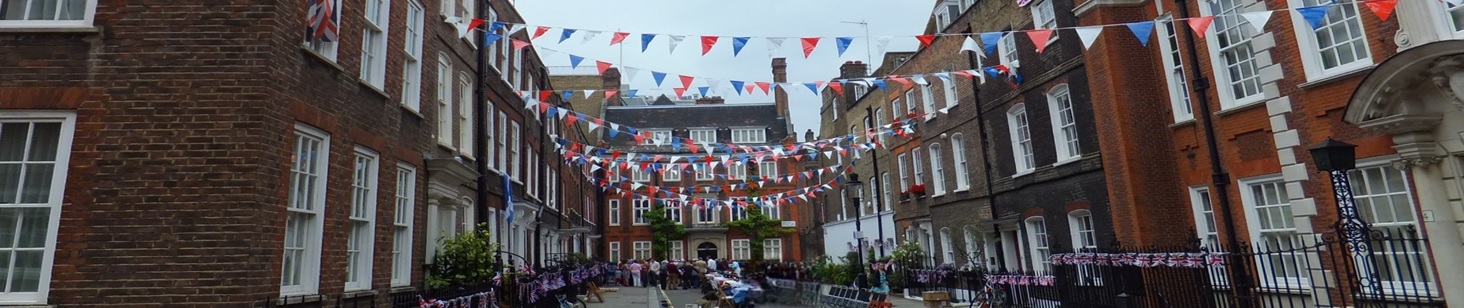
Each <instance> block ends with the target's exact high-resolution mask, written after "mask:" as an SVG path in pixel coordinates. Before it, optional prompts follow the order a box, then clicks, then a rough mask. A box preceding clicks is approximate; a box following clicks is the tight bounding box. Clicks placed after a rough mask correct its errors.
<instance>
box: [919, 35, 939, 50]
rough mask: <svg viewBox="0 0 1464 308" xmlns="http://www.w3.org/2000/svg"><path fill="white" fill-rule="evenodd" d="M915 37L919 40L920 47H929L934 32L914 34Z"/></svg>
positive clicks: (933, 40)
mask: <svg viewBox="0 0 1464 308" xmlns="http://www.w3.org/2000/svg"><path fill="white" fill-rule="evenodd" d="M915 39H917V40H920V48H930V43H931V42H935V34H926V35H916V36H915Z"/></svg>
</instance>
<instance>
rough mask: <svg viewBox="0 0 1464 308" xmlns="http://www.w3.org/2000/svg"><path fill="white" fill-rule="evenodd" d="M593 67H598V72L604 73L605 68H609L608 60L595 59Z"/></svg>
mask: <svg viewBox="0 0 1464 308" xmlns="http://www.w3.org/2000/svg"><path fill="white" fill-rule="evenodd" d="M595 68H597V69H599V70H600V74H601V75H603V74H605V70H608V69H610V62H605V61H600V60H595Z"/></svg>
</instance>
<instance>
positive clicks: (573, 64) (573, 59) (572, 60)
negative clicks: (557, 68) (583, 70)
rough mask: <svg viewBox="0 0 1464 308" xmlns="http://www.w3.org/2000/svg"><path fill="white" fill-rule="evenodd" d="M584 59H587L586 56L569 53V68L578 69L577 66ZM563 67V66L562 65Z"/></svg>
mask: <svg viewBox="0 0 1464 308" xmlns="http://www.w3.org/2000/svg"><path fill="white" fill-rule="evenodd" d="M583 61H585V57H581V56H576V55H569V69H577V68H579V65H580V62H583ZM561 67H563V66H561Z"/></svg>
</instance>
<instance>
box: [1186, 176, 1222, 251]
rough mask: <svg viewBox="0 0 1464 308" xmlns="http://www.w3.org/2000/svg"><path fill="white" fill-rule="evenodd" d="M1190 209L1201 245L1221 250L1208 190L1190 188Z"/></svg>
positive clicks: (1201, 187) (1197, 187) (1202, 187)
mask: <svg viewBox="0 0 1464 308" xmlns="http://www.w3.org/2000/svg"><path fill="white" fill-rule="evenodd" d="M1189 193H1190V208H1191V211H1192V212H1193V213H1195V234H1198V235H1199V236H1200V241H1201V244H1202V245H1204V246H1205V247H1207V248H1210V249H1212V250H1217V249H1221V248H1223V247H1221V246H1220V233H1219V230H1220V228H1218V225H1216V224H1215V206H1214V205H1213V204H1212V203H1211V202H1213V201H1212V199H1211V198H1210V189H1209V188H1206V187H1204V186H1196V187H1190V189H1189Z"/></svg>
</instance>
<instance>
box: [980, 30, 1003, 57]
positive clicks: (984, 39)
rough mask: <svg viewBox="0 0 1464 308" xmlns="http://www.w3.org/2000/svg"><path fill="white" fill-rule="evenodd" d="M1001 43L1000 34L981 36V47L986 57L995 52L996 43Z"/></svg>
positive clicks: (993, 33) (992, 33) (984, 34)
mask: <svg viewBox="0 0 1464 308" xmlns="http://www.w3.org/2000/svg"><path fill="white" fill-rule="evenodd" d="M1000 41H1001V32H986V33H982V34H981V46H982V47H985V48H986V55H991V53H993V52H996V43H997V42H1000Z"/></svg>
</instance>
